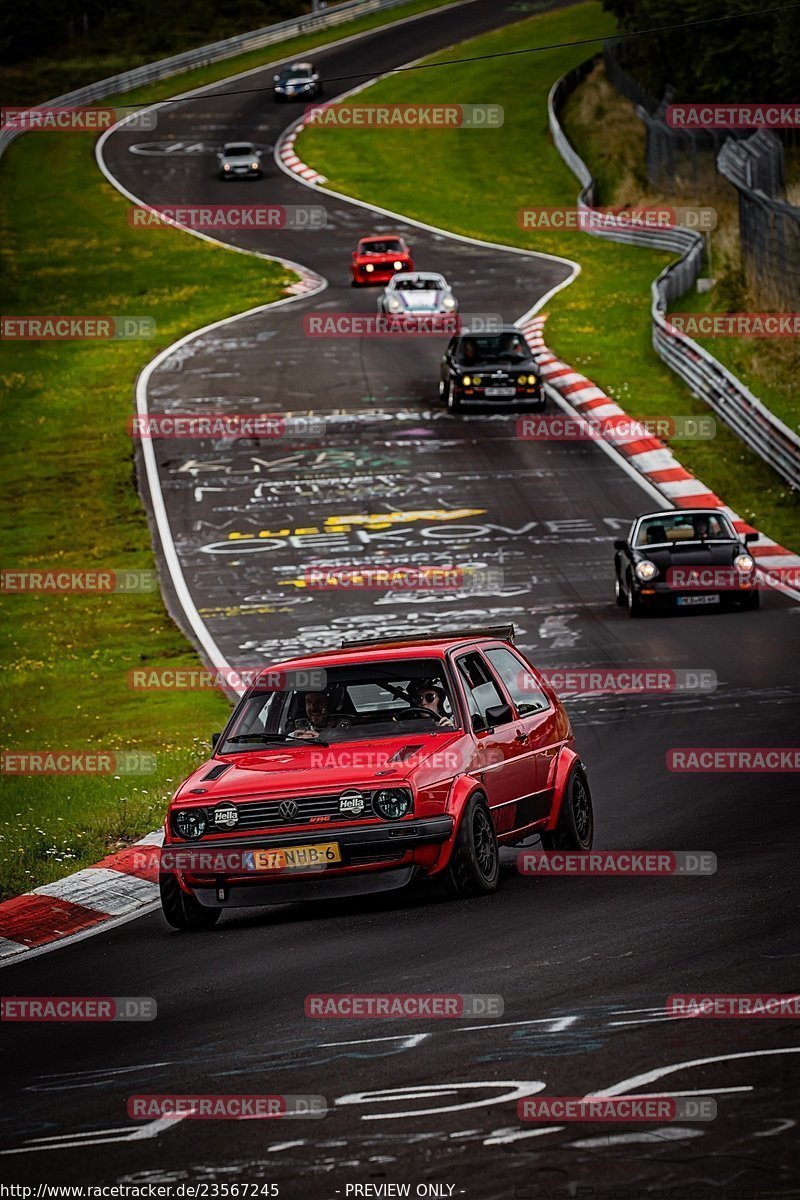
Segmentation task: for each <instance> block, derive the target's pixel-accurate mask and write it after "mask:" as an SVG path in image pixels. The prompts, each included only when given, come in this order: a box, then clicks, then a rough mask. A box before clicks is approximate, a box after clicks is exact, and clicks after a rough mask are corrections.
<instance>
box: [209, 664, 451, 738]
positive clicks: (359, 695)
mask: <svg viewBox="0 0 800 1200" xmlns="http://www.w3.org/2000/svg"><path fill="white" fill-rule="evenodd" d="M457 727H458V717H457V716H456V715H455V713H454V707H453V701H452V688H451V685H450V683H449V680H448V678H447V671H446V668H445V664H444V663H443V662H442V661H441V659H438V658H422V659H401V660H396V661H394V662H392V661H386V662H376V663H357V664H353V665H351V666H339V667H329V668H328V669H327V671H326V686H325V689H324V691H313V692H310V691H309V692H303V691H299V690H285V691H266V690H264V691H263V692H262V691H256V692H254V693H253V694H252V695H250V696H248V697H246V698H245V699H244V700H243V701H242V702H241V704H240V705H239V707H238V708H237V710H236V712H235V713H234V716H233V719H232V721H231V725H230V727H229V729H228V730H227V733H226V736H225V740H224V742H220V744H219V746H218V748H217V753H219V754H232V753H235V752H239V751H242V750H260V749H262V748H263V747H264V746H269V745H273V744H277V743H280V742H286V743H287V744H288V745H292V744H298V743H299V742H303V741H306V742H316V743H318V744H322V745H327V744H330V743H332V742H336V743H339V742H353V741H367V740H370V739H374V738H385V737H397V736H403V735H405V734H416V735H418V734H420V733H436V732H446V731H448V730H453V729H454V728H457Z"/></svg>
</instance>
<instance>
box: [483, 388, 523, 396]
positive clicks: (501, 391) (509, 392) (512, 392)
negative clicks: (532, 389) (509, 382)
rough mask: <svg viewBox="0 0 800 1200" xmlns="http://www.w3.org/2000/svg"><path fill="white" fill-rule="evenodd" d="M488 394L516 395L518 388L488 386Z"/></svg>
mask: <svg viewBox="0 0 800 1200" xmlns="http://www.w3.org/2000/svg"><path fill="white" fill-rule="evenodd" d="M485 394H486V395H487V396H516V394H517V389H516V388H513V387H487V389H486V393H485Z"/></svg>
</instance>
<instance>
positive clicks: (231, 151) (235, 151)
mask: <svg viewBox="0 0 800 1200" xmlns="http://www.w3.org/2000/svg"><path fill="white" fill-rule="evenodd" d="M222 153H223V154H227V155H228V156H229V157H230V158H237V157H242V156H246V157H248V158H252V156H253V154H254V153H255V150H254V148H253V146H251V145H250V144H249V143H248V142H241V143H240V144H238V145H236V146H226V147H225V149H224V150H223V152H222Z"/></svg>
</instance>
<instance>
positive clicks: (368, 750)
mask: <svg viewBox="0 0 800 1200" xmlns="http://www.w3.org/2000/svg"><path fill="white" fill-rule="evenodd" d="M463 736H464V734H463V732H462V731H460V730H455V731H453V732H452V733H450V734H446V733H436V734H431V733H421V734H402V735H399V736H397V737H387V738H382V739H379V740H375V741H369V742H367V741H353V742H336V743H335V744H330V745H328V746H319V745H314V744H313V743H303V742H299V743H296V744H294V745H288V744H287V745H276V746H274V747H270V748H269V749H265V750H256V751H250V752H249V753H246V754H238V755H232V754H226V755H225V756H224V757H220V758H215V759H212V760H211V761H209V762H206V763H204V764H203V766H202V767H200V768H198V770H197V771H195V772H194V773H193V774H192V775H190V776H189V778H188V779H186V780H184V782H183V783H182V784H181V786H180V788H179V789H178V791H177V792H176V794H175V799H176V800H178V799H180V800H196V801H197V802H198V803H205V804H210V803H216V802H217V801H218V800H231V799H239V800H241V799H247V798H248V797H252V798H253V799H256V798H260V799H263V797H264V793H265V791H268V792H270V793H273V794H274V795H280V796H292V795H311V794H315V795H318V794H320V793H322V792H324V793H327V792H335V791H337V790H338V789H340V788H341V789H342V790H344V788H347V787H369V786H373V787H381V786H383V787H390V786H391V785H392V784H393V783H395V784H397V783H400V782H402V781H403V780H406V779H408V778H409V776H411V775H412V774H413V773H414V771H416V770H418V769H419V768H420V767H422V766H425V767H429V768H430V767H432V766H434V767H436V768H437V769H436V770H435V771H432V772H431V773H430V774H431V776H433V775H434V774H435V775H437V776H439V777H441V778H445V777H450V776H452V775H455V774H456V773H457V771H458V767H457V766H455V765H453V759H454V756H453V755H452V754H451V755H445V754H444V753H443V752H444V751H445V750H446V749H447V748H448V747H450V746H452V745H453V743H454V742H458V741H460V740H461V739H462V738H463ZM439 756H441V760H442V761H441V763H439ZM225 764H230V765H228V767H227V769H226V770H225V771H223V772H222V773H221V774H220V773H218V771H217V770H215V768H220V767H222V766H223V765H225ZM439 767H441V770H439V769H438V768H439ZM209 772H213V773H214V774H216V775H217V778H216V779H208V778H206V776H208V774H209ZM201 788H202V789H203V790H202V792H201V791H195V790H194V789H201Z"/></svg>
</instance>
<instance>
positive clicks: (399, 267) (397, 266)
mask: <svg viewBox="0 0 800 1200" xmlns="http://www.w3.org/2000/svg"><path fill="white" fill-rule="evenodd" d="M392 266H393V267H394V269H395V271H402V269H403V264H402V263H401V262H395V263H392Z"/></svg>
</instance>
